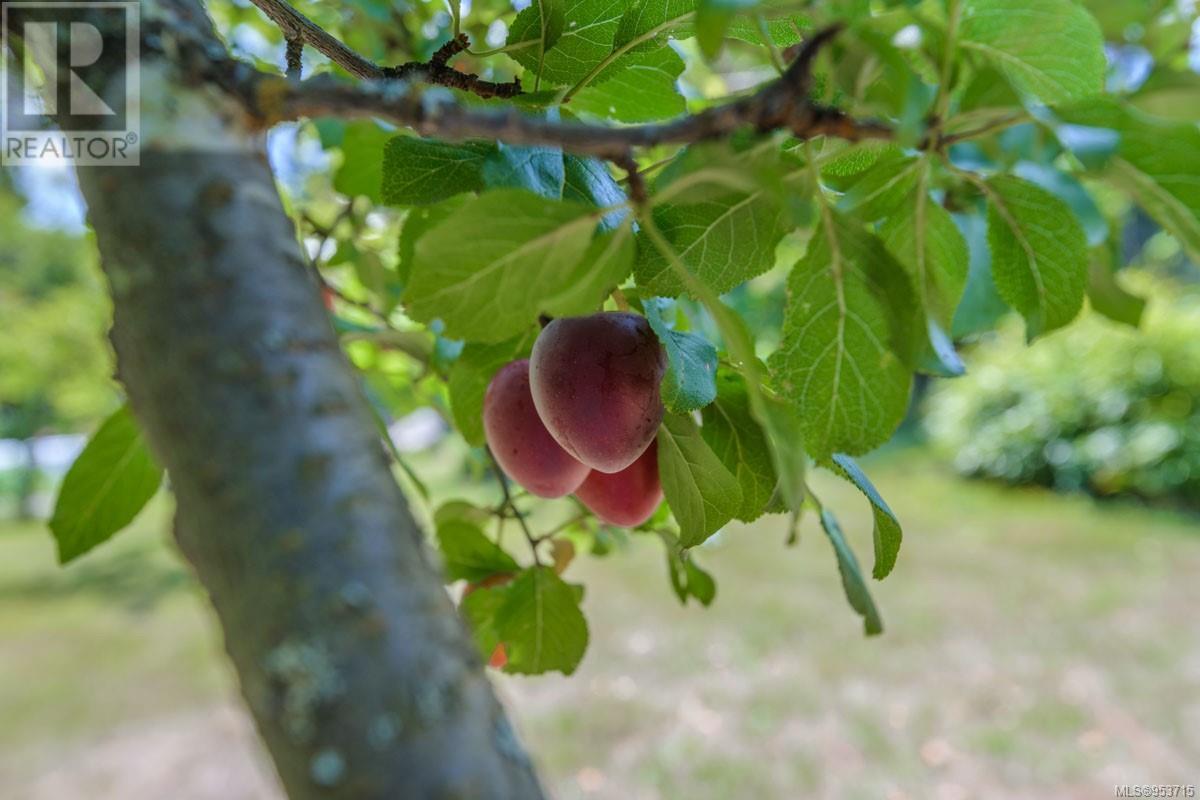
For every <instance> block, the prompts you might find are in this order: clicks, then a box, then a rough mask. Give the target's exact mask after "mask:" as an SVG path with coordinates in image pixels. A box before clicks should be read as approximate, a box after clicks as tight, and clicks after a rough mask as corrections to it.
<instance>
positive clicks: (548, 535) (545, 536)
mask: <svg viewBox="0 0 1200 800" xmlns="http://www.w3.org/2000/svg"><path fill="white" fill-rule="evenodd" d="M590 516H591V513H590V512H582V513H579V514H576V515H575V516H573V517H571V518H570V519H567V520H565V521H563V522H561V523H560V524H558V525H555V526H554V527H553V528H551V529H550V530H548V531H546V532H545V533H542V534H538V535H537V536H535V537H534V540H535V541H537V543H538V544H541V543H542V542H544V541H547V540H549V539H553V538H554V537H555V536H557V535H558V534H560V533H562V532H563V531H565V530H566V529H567V528H569V527H571V526H572V525H577V524H579V523H580V522H583V521H584V520H585V519H587V518H588V517H590Z"/></svg>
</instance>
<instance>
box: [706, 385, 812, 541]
mask: <svg viewBox="0 0 1200 800" xmlns="http://www.w3.org/2000/svg"><path fill="white" fill-rule="evenodd" d="M700 432H701V435H703V437H704V441H705V442H707V443H708V446H709V447H711V448H712V451H713V453H715V454H716V456H717V459H718V460H719V461H720V462H721V463H722V464H725V465H726V466H732V465H736V469H735V470H734V472H735V474H736V475H737V481H738V486H739V487H740V488H741V491H742V503H741V506H740V507H739V508H738V510H737V511H736V512H735V513H734V517H735V518H737V519H739V520H741V521H742V522H753V521H754V520H756V519H758V518H759V517H760V516H762V514H763V512H764V511H765V510H766V508H767V503H768V502H769V501H770V500H771V495H772V493H773V492H774V491H775V484H776V482H777V481H776V477H775V467H774V465H773V464H772V462H771V446H770V444H769V443H768V442H767V436H766V434H765V433H764V432H763V429H762V427H760V426H759V424H758V422H757V421H756V420H755V419H754V414H753V412H752V410H751V406H750V397H749V394H748V393H747V389H746V381H745V379H744V378H743V377H742V376H741V375H738V374H737V373H735V372H732V371H729V370H721V372H720V373H718V375H717V399H716V402H714V403H713V404H712V405H709V406H707V407H706V408H705V409H704V426H703V427H702V428H701V429H700ZM780 444H781V445H784V446H787V447H792V448H795V449H797V450H800V451H801V452H803V449H804V448H803V445H801V444H800V443H799V442H781V443H780Z"/></svg>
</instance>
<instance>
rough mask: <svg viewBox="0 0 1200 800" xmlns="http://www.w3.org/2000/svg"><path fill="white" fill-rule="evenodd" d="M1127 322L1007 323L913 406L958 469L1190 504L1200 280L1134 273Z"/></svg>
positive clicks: (1195, 483)
mask: <svg viewBox="0 0 1200 800" xmlns="http://www.w3.org/2000/svg"><path fill="white" fill-rule="evenodd" d="M1130 277H1136V280H1131V281H1130V283H1131V284H1132V285H1135V286H1137V287H1138V290H1139V293H1141V294H1143V295H1144V296H1146V297H1147V298H1148V305H1147V310H1146V313H1145V314H1144V315H1143V318H1142V321H1141V325H1140V326H1139V327H1138V328H1132V327H1129V326H1127V325H1122V324H1120V323H1117V322H1113V321H1112V320H1109V319H1106V318H1104V317H1102V316H1101V315H1099V314H1096V313H1087V314H1085V315H1084V316H1083V318H1082V319H1080V320H1077V321H1076V322H1075V324H1073V325H1070V326H1068V327H1067V328H1065V329H1063V330H1061V331H1056V332H1055V333H1053V334H1050V335H1049V336H1047V337H1046V338H1045V339H1044V340H1042V341H1039V342H1036V343H1035V344H1033V345H1032V346H1027V345H1026V343H1025V341H1024V337H1023V336H1022V332H1021V331H1020V330H1019V327H1018V326H1016V325H1013V324H1008V325H1005V326H1004V327H1003V329H1002V330H1001V331H1000V332H998V333H996V334H995V335H991V336H988V337H987V338H985V339H983V340H982V341H980V342H978V343H977V344H976V345H974V346H972V347H971V348H970V349H969V351H968V353H967V354H966V360H967V363H968V364H969V370H968V372H967V374H966V375H965V376H963V377H961V378H958V379H956V380H947V381H942V382H940V383H939V385H938V386H937V387H936V389H935V390H934V391H933V393H932V395H931V396H930V398H929V401H928V402H927V403H926V404H925V406H924V408H923V417H924V424H925V427H926V429H927V430H928V431H929V434H930V437H931V438H932V440H933V444H934V445H935V447H936V448H937V450H938V451H939V452H942V453H944V454H946V455H948V456H949V457H950V458H951V459H953V464H954V467H955V468H956V469H957V470H958V471H959V472H961V473H963V474H965V475H973V476H982V477H987V478H993V479H997V480H1001V481H1005V482H1008V483H1033V484H1041V485H1044V486H1050V487H1053V488H1055V489H1062V490H1069V491H1077V490H1083V491H1088V492H1091V493H1093V494H1096V495H1098V496H1101V497H1109V496H1116V495H1125V496H1132V497H1137V498H1142V499H1145V500H1148V501H1153V502H1162V503H1169V504H1175V505H1179V506H1187V507H1190V508H1192V509H1194V510H1195V509H1200V287H1197V286H1195V285H1194V284H1192V285H1189V284H1186V283H1183V282H1181V281H1180V280H1179V279H1173V278H1165V277H1159V276H1155V275H1153V274H1152V273H1150V272H1147V271H1143V272H1141V273H1140V274H1138V275H1136V276H1130Z"/></svg>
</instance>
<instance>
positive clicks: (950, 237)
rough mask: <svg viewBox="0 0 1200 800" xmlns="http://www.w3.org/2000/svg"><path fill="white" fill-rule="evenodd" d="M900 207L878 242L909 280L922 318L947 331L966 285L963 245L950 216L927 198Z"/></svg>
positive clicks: (914, 198) (919, 197) (921, 196)
mask: <svg viewBox="0 0 1200 800" xmlns="http://www.w3.org/2000/svg"><path fill="white" fill-rule="evenodd" d="M905 205H906V207H905V209H904V212H903V213H900V214H896V215H895V216H893V217H891V218H889V219H888V220H887V222H885V223H884V225H883V228H882V229H881V230H880V236H881V237H882V238H883V241H884V244H886V245H887V248H888V250H890V251H891V253H892V255H894V256H895V257H896V260H897V261H899V262H900V265H901V266H902V267H904V269H905V271H906V272H908V274H909V276H910V277H911V278H912V281H913V285H914V286H915V287H916V289H917V294H918V296H919V297H920V299H921V304H922V306H923V307H924V308H925V313H926V314H928V315H929V316H930V317H932V318H933V319H935V320H937V321H938V322H939V323H940V324H941V325H943V326H944V327H947V328H948V327H950V321H951V320H952V319H953V318H954V309H956V308H957V307H958V303H959V300H961V299H962V293H963V289H964V288H965V287H966V284H967V265H968V262H969V261H970V254H969V253H968V252H967V242H966V240H965V239H963V236H962V234H961V233H960V232H959V230H958V226H957V225H955V224H954V219H953V218H952V217H951V216H950V213H949V212H948V211H946V209H944V208H942V207H941V205H939V204H938V203H936V202H934V201H933V200H932V199H930V197H929V196H928V195H927V194H924V193H923V192H922V193H920V194H917V193H914V194H913V195H910V197H909V198H908V200H907V201H906V203H905ZM910 209H911V210H910Z"/></svg>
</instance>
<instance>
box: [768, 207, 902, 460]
mask: <svg viewBox="0 0 1200 800" xmlns="http://www.w3.org/2000/svg"><path fill="white" fill-rule="evenodd" d="M788 295H789V297H788V305H787V308H786V310H785V312H784V320H783V331H782V333H783V340H782V342H781V344H780V347H779V350H778V351H777V352H776V353H775V354H774V355H772V356H771V359H770V365H771V370H772V372H773V374H774V375H775V377H776V382H777V383H778V385H779V386H780V387H781V389H782V391H783V394H784V395H785V396H786V397H787V398H788V399H790V400H791V401H792V402H794V403H796V404H797V409H798V411H799V414H800V417H801V420H802V424H803V427H804V440H805V445H806V446H807V447H808V451H809V453H811V454H812V455H813V456H814V457H815V458H817V459H819V460H823V459H825V458H828V457H829V456H830V455H831V454H832V453H834V452H835V451H841V452H846V453H851V454H858V453H863V452H866V451H867V450H870V449H871V448H873V447H876V446H878V445H880V444H883V442H885V441H887V439H888V438H889V437H890V436H891V435H892V433H893V432H894V431H895V429H896V427H897V426H898V425H899V424H900V420H901V419H903V417H904V412H905V409H906V408H907V405H908V392H909V386H910V384H911V382H912V373H911V371H910V369H909V367H908V366H907V362H908V360H909V356H910V355H911V353H912V342H913V337H914V330H913V329H914V327H915V315H914V314H913V310H914V308H915V303H916V301H915V298H914V297H913V292H912V288H911V286H910V285H909V284H908V280H907V278H906V276H905V274H904V271H903V269H902V268H901V267H900V266H899V265H898V264H896V262H895V260H894V259H893V258H892V257H891V256H890V255H889V254H888V252H887V250H886V249H885V248H884V247H883V244H882V242H880V241H879V239H878V238H877V237H875V236H874V235H873V234H871V233H868V232H867V231H866V230H864V229H862V228H861V227H859V226H857V225H855V224H854V223H852V222H851V221H849V220H847V219H846V218H844V217H842V216H841V215H839V214H837V213H835V212H832V211H830V212H829V214H828V219H827V222H826V223H825V224H824V225H822V226H821V227H820V228H819V229H818V232H817V235H816V236H815V237H814V238H813V240H812V241H811V242H810V243H809V247H808V252H807V253H806V254H805V256H804V258H803V259H801V261H800V262H799V263H798V264H797V265H796V267H795V268H794V269H793V270H792V274H791V277H790V278H789V280H788Z"/></svg>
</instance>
